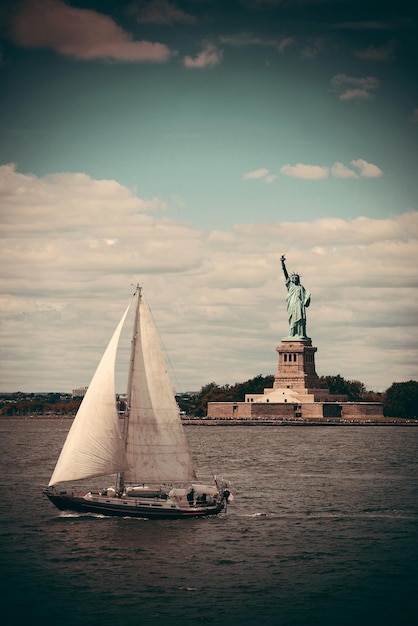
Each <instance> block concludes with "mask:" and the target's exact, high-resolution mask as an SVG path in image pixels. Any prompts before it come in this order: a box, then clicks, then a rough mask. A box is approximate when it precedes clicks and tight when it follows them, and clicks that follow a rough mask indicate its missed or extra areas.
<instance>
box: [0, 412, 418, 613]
mask: <svg viewBox="0 0 418 626" xmlns="http://www.w3.org/2000/svg"><path fill="white" fill-rule="evenodd" d="M70 424H71V420H68V419H67V420H65V419H27V420H17V419H15V420H13V419H10V420H9V419H2V420H1V421H0V447H1V473H0V476H1V478H0V481H1V507H0V510H1V516H0V539H1V556H0V568H1V579H2V584H1V589H2V591H3V594H2V610H1V614H2V616H3V618H4V619H5V622H4V623H6V624H8V625H9V624H10V625H19V626H20V625H21V624H22V625H23V624H25V625H27V624H29V625H33V624H34V625H37V624H52V623H56V624H60V626H70V625H71V626H84V625H86V626H87V625H91V626H96V625H100V626H107V625H109V626H111V625H112V626H125V625H126V626H134V625H138V626H142V625H146V626H148V625H150V626H151V625H153V626H154V625H155V626H160V625H162V624H165V625H167V624H171V623H179V624H188V625H189V624H190V625H191V624H216V625H221V626H223V625H225V626H226V625H233V626H235V625H236V626H238V625H239V626H241V625H248V626H251V625H258V624H259V625H267V626H269V625H278V626H279V625H280V626H287V625H289V626H302V625H303V626H308V625H309V626H312V625H324V626H325V625H327V626H328V625H329V626H352V625H353V626H354V625H356V626H362V625H367V626H385V625H392V624H397V625H398V626H406V625H411V626H412V625H414V626H415V625H416V624H417V623H418V601H417V589H418V428H415V427H407V426H404V427H401V426H370V427H369V426H368V427H365V426H347V427H343V426H341V427H326V426H318V427H283V426H281V427H279V426H210V427H209V426H186V435H187V437H188V439H189V442H190V447H191V450H192V454H193V457H194V460H195V464H196V469H197V472H198V474H199V477H201V478H202V479H207V478H210V477H211V474H212V473H214V474H216V475H217V476H218V477H221V476H222V475H223V476H224V477H225V478H226V479H228V480H229V482H230V487H231V491H232V493H233V494H234V496H235V499H234V502H233V504H231V505H229V506H228V509H227V511H226V513H224V514H221V515H219V516H217V517H209V518H202V519H191V520H177V521H165V520H159V521H149V520H143V519H129V518H122V519H116V518H106V517H103V516H94V515H76V514H70V513H62V512H59V511H58V510H57V509H55V508H54V507H53V505H52V504H51V503H50V502H49V501H48V500H47V499H46V498H45V497H44V496H43V495H42V487H43V486H45V485H46V484H47V483H48V481H49V479H50V476H51V474H52V471H53V468H54V465H55V462H56V460H57V457H58V454H59V452H60V449H61V447H62V444H63V442H64V440H65V437H66V433H67V432H68V429H69V427H70ZM99 485H100V486H107V485H103V484H101V483H100V482H99Z"/></svg>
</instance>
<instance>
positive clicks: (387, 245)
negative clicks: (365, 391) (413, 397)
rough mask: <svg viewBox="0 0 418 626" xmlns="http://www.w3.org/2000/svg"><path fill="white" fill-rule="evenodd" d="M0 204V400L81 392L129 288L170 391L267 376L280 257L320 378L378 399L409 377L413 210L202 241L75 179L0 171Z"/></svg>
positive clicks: (282, 329) (144, 205) (134, 199)
mask: <svg viewBox="0 0 418 626" xmlns="http://www.w3.org/2000/svg"><path fill="white" fill-rule="evenodd" d="M357 161H361V160H360V159H359V160H357ZM358 165H359V164H358V163H357V169H358ZM363 168H364V169H367V168H365V166H363ZM0 190H1V196H0V201H1V205H2V213H1V222H2V223H1V228H2V233H3V239H2V241H1V248H0V253H1V265H0V267H1V272H0V293H1V294H2V295H1V297H0V321H1V325H0V342H1V344H2V350H3V354H2V362H3V373H2V380H1V386H2V388H3V390H8V391H17V390H19V389H20V390H23V391H26V390H27V391H70V390H71V389H72V388H74V387H76V386H81V385H84V384H88V382H89V380H90V377H91V375H92V373H93V371H94V368H95V366H96V365H97V362H98V360H99V358H100V356H101V353H102V350H103V348H104V347H105V345H106V343H107V341H108V339H109V337H110V335H111V334H112V332H113V329H114V327H115V326H116V323H117V322H118V321H119V318H120V316H121V313H122V311H123V310H124V308H125V306H126V304H127V302H128V300H129V298H130V295H131V291H132V287H131V284H132V283H136V282H138V281H139V282H140V283H141V285H143V286H144V292H145V295H146V297H147V299H148V302H149V304H150V305H151V308H152V311H153V315H154V318H155V320H156V322H157V325H158V328H159V331H160V334H161V336H162V337H163V340H164V345H165V348H166V351H167V353H168V355H169V358H170V362H171V363H172V366H173V368H174V371H175V372H176V382H175V384H176V386H177V388H178V389H179V390H181V391H187V390H193V389H197V390H198V389H200V387H201V386H202V385H203V384H206V383H208V382H211V381H216V382H218V383H219V384H226V383H230V384H232V383H234V382H238V381H243V380H247V379H248V378H250V377H253V376H256V375H257V374H259V373H262V374H274V373H275V371H276V369H277V354H276V350H275V348H276V346H277V345H278V343H279V342H280V338H281V337H282V336H284V335H286V334H287V315H286V308H285V297H286V290H285V286H284V278H283V275H282V273H281V269H280V255H281V253H282V252H286V257H287V260H288V268H289V270H291V271H298V272H300V273H301V276H302V283H303V284H304V285H305V286H306V287H307V288H308V289H309V291H311V293H312V304H311V307H310V309H309V312H308V332H309V334H310V336H312V338H313V343H314V345H315V346H317V347H318V353H317V360H316V363H317V371H318V373H319V374H337V373H340V374H341V375H342V376H344V377H346V378H349V379H359V380H362V381H363V382H364V383H365V384H366V386H367V387H369V388H372V389H376V390H378V389H386V388H387V387H389V386H390V384H391V383H392V382H393V381H395V380H397V381H402V380H408V379H410V378H413V377H414V376H416V350H417V347H418V346H417V337H418V332H417V330H418V329H417V319H416V314H415V313H416V310H415V308H416V293H417V287H418V278H417V276H416V269H415V266H416V263H415V259H416V253H417V238H418V212H410V213H405V214H402V215H398V216H394V217H392V218H390V219H389V218H388V219H381V220H376V219H370V218H366V217H359V218H357V219H354V220H344V219H336V218H332V219H331V218H329V219H320V220H313V221H305V222H298V221H292V222H290V221H272V222H270V223H258V222H254V223H246V224H236V225H235V226H234V228H232V229H231V230H229V231H228V232H219V231H211V232H203V231H199V230H197V229H194V228H192V227H191V226H190V225H189V224H185V223H182V222H180V221H178V220H174V219H171V218H170V217H169V214H170V207H169V206H167V205H165V203H164V202H162V201H161V199H151V200H146V199H143V198H141V197H138V196H137V195H135V194H134V193H133V192H132V191H131V190H130V189H128V188H126V187H124V186H123V185H121V184H119V183H118V182H117V181H112V180H95V179H93V178H91V177H89V176H87V175H86V174H84V173H78V174H68V173H56V174H54V175H51V176H46V177H43V178H38V177H36V176H33V175H29V174H24V173H21V172H19V171H17V169H16V168H15V167H13V166H12V165H8V166H3V167H0ZM395 214H396V207H394V215H395ZM202 354H204V355H205V358H204V359H202ZM342 355H343V357H342ZM128 358H129V339H128V338H127V339H126V341H125V343H123V346H122V351H121V354H120V361H121V362H123V363H124V362H125V361H126V362H127V359H128ZM388 362H390V368H389V367H388V365H387V364H388ZM125 385H126V380H125V379H124V378H123V377H121V376H120V375H118V378H117V388H118V391H121V392H122V391H123V390H124V389H125Z"/></svg>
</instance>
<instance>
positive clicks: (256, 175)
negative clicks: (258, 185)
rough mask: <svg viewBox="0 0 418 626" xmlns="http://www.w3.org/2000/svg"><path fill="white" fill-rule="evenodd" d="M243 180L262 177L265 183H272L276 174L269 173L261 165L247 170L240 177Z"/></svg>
mask: <svg viewBox="0 0 418 626" xmlns="http://www.w3.org/2000/svg"><path fill="white" fill-rule="evenodd" d="M242 178H243V179H244V180H259V179H263V180H264V182H266V183H269V184H270V183H272V182H273V181H275V180H276V178H277V174H270V172H269V170H268V169H266V168H265V167H262V168H261V169H259V170H253V171H252V172H247V173H246V174H244V175H243V177H242Z"/></svg>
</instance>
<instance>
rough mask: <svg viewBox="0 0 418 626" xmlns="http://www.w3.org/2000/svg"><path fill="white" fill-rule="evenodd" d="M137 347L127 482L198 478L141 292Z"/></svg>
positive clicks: (134, 350)
mask: <svg viewBox="0 0 418 626" xmlns="http://www.w3.org/2000/svg"><path fill="white" fill-rule="evenodd" d="M138 298H139V303H138V310H137V316H136V329H135V332H134V338H133V346H132V363H131V368H132V369H131V376H130V389H128V408H129V418H128V430H127V444H126V452H127V457H128V462H129V470H128V471H127V472H125V483H149V482H152V483H160V482H170V483H172V482H173V483H174V482H184V481H189V480H196V474H195V471H194V468H193V464H192V459H191V456H190V452H189V446H188V443H187V439H186V436H185V434H184V432H183V426H182V424H181V420H180V415H179V409H178V406H177V403H176V401H175V397H174V393H173V388H172V386H171V383H170V379H169V376H168V372H167V369H166V366H165V363H164V358H163V355H162V352H161V349H160V344H159V340H158V336H157V332H156V329H155V326H154V323H153V321H152V319H151V315H150V312H149V310H148V306H147V305H146V303H145V302H144V298H143V296H142V295H141V293H139V294H138Z"/></svg>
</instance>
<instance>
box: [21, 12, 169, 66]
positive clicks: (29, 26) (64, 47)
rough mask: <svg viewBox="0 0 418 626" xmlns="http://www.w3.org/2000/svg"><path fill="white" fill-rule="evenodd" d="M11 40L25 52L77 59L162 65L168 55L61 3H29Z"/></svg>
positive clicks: (95, 14)
mask: <svg viewBox="0 0 418 626" xmlns="http://www.w3.org/2000/svg"><path fill="white" fill-rule="evenodd" d="M11 38H12V40H13V42H14V43H16V44H18V45H20V46H23V47H28V48H51V49H53V50H55V51H56V52H58V53H59V54H62V55H64V56H69V57H73V58H76V59H83V60H91V59H104V60H113V61H129V62H140V61H148V62H151V61H153V62H164V61H167V60H168V59H169V58H170V56H171V54H172V53H171V51H170V50H169V48H167V46H165V45H163V44H161V43H153V42H150V41H134V40H133V38H132V36H131V35H130V34H129V33H127V32H126V31H124V30H123V28H121V27H120V26H118V25H117V24H116V22H115V21H114V20H113V19H112V18H111V17H109V16H107V15H104V14H103V13H98V12H97V11H92V10H88V9H78V8H74V7H71V6H69V5H68V4H66V3H65V2H62V1H61V0H28V1H27V2H25V3H23V4H22V8H21V10H20V11H19V12H17V14H16V15H15V18H14V21H13V25H12V31H11Z"/></svg>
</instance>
